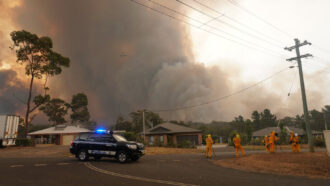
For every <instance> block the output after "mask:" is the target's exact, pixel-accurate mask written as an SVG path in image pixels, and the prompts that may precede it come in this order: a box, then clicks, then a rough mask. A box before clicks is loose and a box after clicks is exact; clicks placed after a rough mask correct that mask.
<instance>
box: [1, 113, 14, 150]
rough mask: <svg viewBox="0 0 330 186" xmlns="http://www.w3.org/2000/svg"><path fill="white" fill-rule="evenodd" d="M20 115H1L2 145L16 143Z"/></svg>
mask: <svg viewBox="0 0 330 186" xmlns="http://www.w3.org/2000/svg"><path fill="white" fill-rule="evenodd" d="M18 124H19V116H14V115H0V146H11V145H15V142H16V138H17V131H18Z"/></svg>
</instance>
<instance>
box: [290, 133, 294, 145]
mask: <svg viewBox="0 0 330 186" xmlns="http://www.w3.org/2000/svg"><path fill="white" fill-rule="evenodd" d="M293 138H294V135H293V134H290V139H289V142H290V143H293Z"/></svg>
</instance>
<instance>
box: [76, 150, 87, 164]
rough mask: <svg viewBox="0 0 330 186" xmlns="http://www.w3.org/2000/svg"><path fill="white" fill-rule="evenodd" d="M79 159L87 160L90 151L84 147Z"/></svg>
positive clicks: (79, 153)
mask: <svg viewBox="0 0 330 186" xmlns="http://www.w3.org/2000/svg"><path fill="white" fill-rule="evenodd" d="M77 157H78V160H80V161H87V160H88V153H87V151H86V150H84V149H82V150H80V151H79V152H78V156H77Z"/></svg>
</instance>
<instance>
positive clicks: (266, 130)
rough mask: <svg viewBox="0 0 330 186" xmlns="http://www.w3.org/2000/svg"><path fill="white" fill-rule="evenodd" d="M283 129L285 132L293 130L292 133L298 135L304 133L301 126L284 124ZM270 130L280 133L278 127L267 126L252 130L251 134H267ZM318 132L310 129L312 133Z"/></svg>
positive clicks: (256, 135)
mask: <svg viewBox="0 0 330 186" xmlns="http://www.w3.org/2000/svg"><path fill="white" fill-rule="evenodd" d="M284 129H285V130H286V132H287V133H290V132H291V131H293V133H297V134H298V135H299V136H302V135H305V134H306V132H305V131H304V130H303V129H301V128H296V127H287V126H284ZM272 131H275V132H276V133H280V131H281V130H280V128H279V127H267V128H264V129H260V130H257V131H255V132H253V135H252V136H255V137H258V136H265V135H268V134H269V133H271V132H272ZM318 133H319V132H318V131H314V130H313V131H312V134H318Z"/></svg>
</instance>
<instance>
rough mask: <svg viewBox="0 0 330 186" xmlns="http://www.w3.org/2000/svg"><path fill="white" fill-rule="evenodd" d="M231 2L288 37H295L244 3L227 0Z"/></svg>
mask: <svg viewBox="0 0 330 186" xmlns="http://www.w3.org/2000/svg"><path fill="white" fill-rule="evenodd" d="M227 1H228V2H229V3H231V4H232V5H234V6H236V7H237V8H239V9H241V10H243V11H245V12H246V13H248V14H250V15H251V16H253V17H255V18H257V19H259V20H260V21H262V22H263V23H265V24H267V25H268V26H270V27H272V28H274V29H275V30H277V31H278V32H281V33H282V34H284V35H286V36H287V37H289V38H290V39H292V38H294V37H293V36H292V35H291V34H289V33H288V32H286V31H284V30H282V29H280V28H279V27H277V26H275V25H274V24H272V23H270V22H268V21H267V20H265V19H263V18H262V17H260V16H258V15H257V14H255V13H253V12H251V11H250V10H248V9H247V8H245V7H243V6H242V5H240V4H239V3H237V2H236V1H235V0H227Z"/></svg>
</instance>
